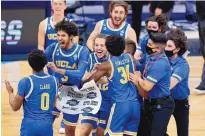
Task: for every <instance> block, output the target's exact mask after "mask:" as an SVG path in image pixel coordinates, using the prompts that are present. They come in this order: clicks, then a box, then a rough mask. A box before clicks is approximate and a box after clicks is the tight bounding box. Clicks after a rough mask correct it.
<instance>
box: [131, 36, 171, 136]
mask: <svg viewBox="0 0 205 136" xmlns="http://www.w3.org/2000/svg"><path fill="white" fill-rule="evenodd" d="M166 41H167V39H166V37H165V35H164V34H163V33H151V34H150V39H149V41H148V45H147V46H146V50H147V54H148V55H149V56H148V59H147V62H146V66H145V69H144V72H143V73H142V77H141V74H140V72H135V74H132V73H130V77H129V78H130V80H131V81H132V82H133V83H134V84H135V85H136V87H137V88H138V90H139V92H140V94H141V95H142V94H144V95H143V97H145V98H146V93H147V92H148V100H149V104H150V111H149V112H150V113H151V114H150V115H151V116H149V117H148V118H149V122H150V124H151V136H164V135H165V133H166V130H167V125H168V122H169V120H170V117H171V115H172V113H173V110H174V101H173V99H172V98H171V97H170V90H169V86H170V76H171V67H170V64H169V60H168V58H167V56H166V55H165V52H164V48H165V46H166Z"/></svg>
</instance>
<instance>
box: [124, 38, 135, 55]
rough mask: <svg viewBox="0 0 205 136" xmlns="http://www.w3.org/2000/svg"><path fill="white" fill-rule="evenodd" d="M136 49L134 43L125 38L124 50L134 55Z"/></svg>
mask: <svg viewBox="0 0 205 136" xmlns="http://www.w3.org/2000/svg"><path fill="white" fill-rule="evenodd" d="M135 51H136V43H135V42H134V41H133V40H130V39H126V40H125V52H126V53H129V54H131V55H132V56H134V54H135Z"/></svg>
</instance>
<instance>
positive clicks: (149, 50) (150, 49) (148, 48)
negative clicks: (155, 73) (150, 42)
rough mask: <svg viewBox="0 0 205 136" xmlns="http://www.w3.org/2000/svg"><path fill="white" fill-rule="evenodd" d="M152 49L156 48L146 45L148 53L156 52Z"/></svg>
mask: <svg viewBox="0 0 205 136" xmlns="http://www.w3.org/2000/svg"><path fill="white" fill-rule="evenodd" d="M152 49H155V48H150V47H149V46H146V51H147V54H149V55H150V54H152V53H155V52H156V51H153V50H152Z"/></svg>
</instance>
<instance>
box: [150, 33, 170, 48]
mask: <svg viewBox="0 0 205 136" xmlns="http://www.w3.org/2000/svg"><path fill="white" fill-rule="evenodd" d="M149 38H150V39H151V40H152V41H153V42H154V43H159V44H163V45H166V43H167V37H166V35H165V34H164V33H150V36H149Z"/></svg>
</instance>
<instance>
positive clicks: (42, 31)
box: [38, 20, 46, 50]
mask: <svg viewBox="0 0 205 136" xmlns="http://www.w3.org/2000/svg"><path fill="white" fill-rule="evenodd" d="M45 24H46V20H43V21H41V22H40V24H39V27H38V49H39V50H44V46H45V27H46V25H45Z"/></svg>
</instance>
